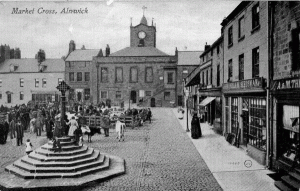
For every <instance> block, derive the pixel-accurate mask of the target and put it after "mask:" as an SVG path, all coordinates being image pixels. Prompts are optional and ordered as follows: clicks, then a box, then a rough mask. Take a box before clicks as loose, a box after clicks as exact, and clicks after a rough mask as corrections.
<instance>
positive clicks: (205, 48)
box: [204, 42, 210, 51]
mask: <svg viewBox="0 0 300 191" xmlns="http://www.w3.org/2000/svg"><path fill="white" fill-rule="evenodd" d="M209 48H210V45H207V42H206V43H205V46H204V51H206V50H208V49H209Z"/></svg>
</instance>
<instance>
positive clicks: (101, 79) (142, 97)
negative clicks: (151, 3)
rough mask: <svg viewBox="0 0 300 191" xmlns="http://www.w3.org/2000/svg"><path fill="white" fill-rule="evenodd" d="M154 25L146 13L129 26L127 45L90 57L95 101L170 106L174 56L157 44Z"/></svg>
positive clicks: (173, 90)
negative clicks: (159, 47)
mask: <svg viewBox="0 0 300 191" xmlns="http://www.w3.org/2000/svg"><path fill="white" fill-rule="evenodd" d="M155 46H156V27H155V26H153V23H152V25H151V26H149V25H148V24H147V20H146V18H145V16H143V17H142V19H141V22H140V23H139V24H138V25H136V26H134V27H133V26H130V47H126V48H124V49H121V50H119V51H117V52H114V53H112V54H110V51H109V50H108V49H106V55H105V56H103V55H98V56H97V57H94V59H93V67H92V71H93V74H92V79H93V83H92V92H94V93H95V94H94V95H96V98H95V99H93V102H94V103H99V102H102V101H103V102H106V101H107V100H109V101H110V102H111V105H116V106H117V105H119V106H122V105H124V104H128V105H129V106H130V104H136V105H139V106H145V107H150V106H152V107H154V106H156V107H157V106H167V107H170V106H173V105H174V104H175V103H176V99H177V91H176V89H177V83H176V78H177V77H176V70H177V67H176V64H177V57H176V56H169V55H167V54H165V53H164V52H162V51H160V50H159V49H157V48H156V47H155ZM107 53H108V54H107Z"/></svg>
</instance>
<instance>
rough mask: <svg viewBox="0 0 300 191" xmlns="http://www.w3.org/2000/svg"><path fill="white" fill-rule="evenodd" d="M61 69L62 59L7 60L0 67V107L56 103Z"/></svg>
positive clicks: (62, 71)
mask: <svg viewBox="0 0 300 191" xmlns="http://www.w3.org/2000/svg"><path fill="white" fill-rule="evenodd" d="M64 66H65V64H64V60H63V59H45V60H44V61H43V62H38V60H37V59H35V58H23V59H6V60H5V61H4V62H2V63H1V64H0V105H4V106H8V107H10V106H15V105H20V104H27V103H28V102H29V101H33V102H35V103H49V102H59V95H60V92H59V91H58V90H57V89H56V87H57V85H58V84H59V82H61V81H62V80H64V71H65V67H64Z"/></svg>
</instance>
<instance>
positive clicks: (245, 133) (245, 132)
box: [242, 109, 249, 145]
mask: <svg viewBox="0 0 300 191" xmlns="http://www.w3.org/2000/svg"><path fill="white" fill-rule="evenodd" d="M242 120H243V145H247V143H248V142H249V111H248V109H247V110H246V109H243V110H242Z"/></svg>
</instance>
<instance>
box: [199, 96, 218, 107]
mask: <svg viewBox="0 0 300 191" xmlns="http://www.w3.org/2000/svg"><path fill="white" fill-rule="evenodd" d="M214 99H216V97H207V98H205V99H204V100H203V101H201V103H200V104H199V105H200V106H206V105H207V104H209V103H210V102H212V101H213V100H214Z"/></svg>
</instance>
